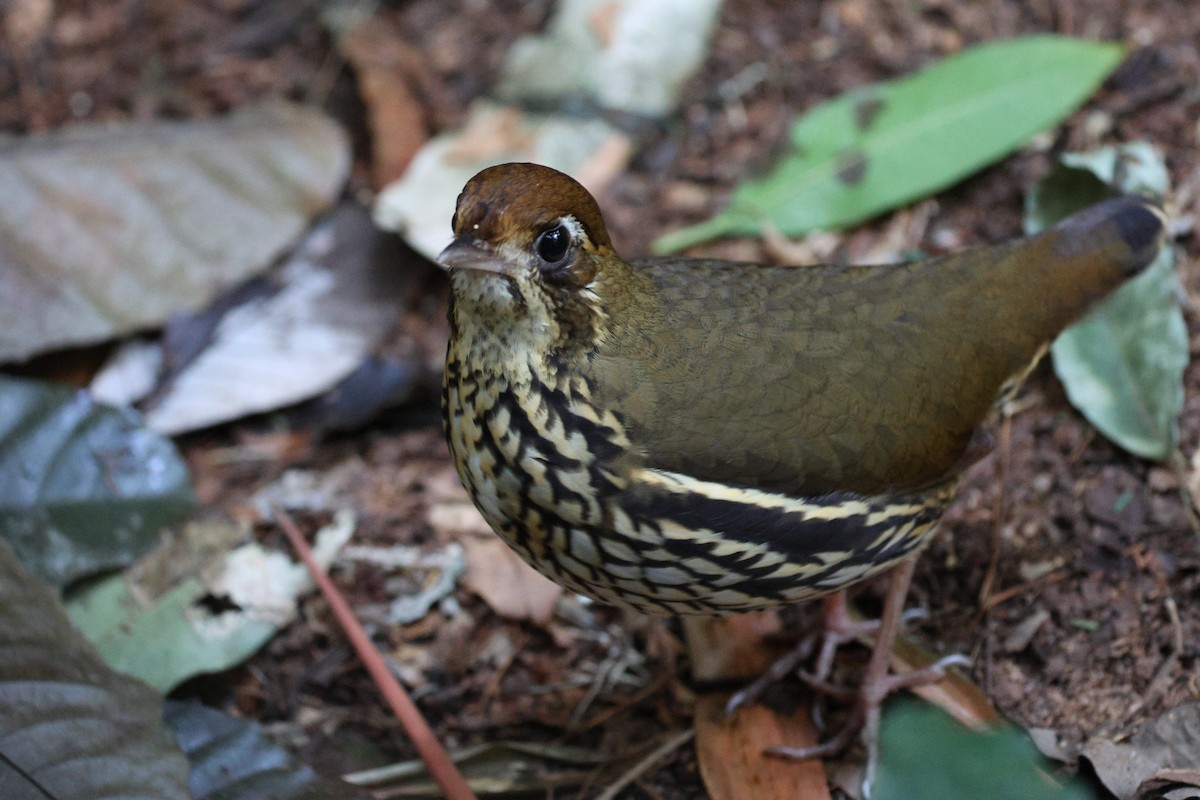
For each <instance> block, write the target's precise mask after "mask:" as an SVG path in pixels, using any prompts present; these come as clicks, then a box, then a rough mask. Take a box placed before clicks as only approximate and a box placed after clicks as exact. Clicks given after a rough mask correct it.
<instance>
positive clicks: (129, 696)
mask: <svg viewBox="0 0 1200 800" xmlns="http://www.w3.org/2000/svg"><path fill="white" fill-rule="evenodd" d="M162 714H163V704H162V697H161V696H160V695H159V694H158V693H157V692H154V691H152V690H150V689H149V688H147V687H146V686H145V685H144V684H142V683H140V682H139V681H135V680H133V679H131V678H127V677H125V676H123V675H118V674H116V673H114V672H112V671H111V670H109V669H108V667H106V666H105V665H104V662H102V661H101V660H100V657H99V656H98V655H97V654H96V651H95V649H93V648H92V646H91V645H90V644H88V643H87V642H86V641H85V640H84V639H83V637H81V636H80V635H79V634H78V633H76V632H75V631H74V630H73V629H72V628H71V624H70V623H69V622H68V621H67V617H66V614H64V613H63V610H62V606H61V605H60V604H59V602H58V597H57V596H56V594H55V593H54V592H53V591H52V590H51V589H50V587H48V586H46V585H45V584H43V583H42V582H41V581H39V580H37V579H36V578H34V577H33V576H32V575H30V574H29V573H28V572H26V571H25V570H24V569H23V568H22V567H21V564H20V563H19V562H18V561H17V559H16V557H15V556H14V555H13V552H12V550H11V548H9V546H8V544H7V543H5V542H3V541H0V756H2V758H0V796H3V797H5V798H16V797H29V798H46V797H53V798H56V800H93V799H94V798H99V797H102V798H106V799H107V800H141V799H142V798H149V797H154V798H161V800H184V798H187V797H190V796H191V795H189V794H188V791H187V762H186V761H185V760H184V758H183V756H182V754H181V753H180V752H179V748H178V747H177V746H176V745H175V742H173V741H172V740H171V737H170V735H169V734H168V733H167V731H166V730H165V729H164V728H163V725H162Z"/></svg>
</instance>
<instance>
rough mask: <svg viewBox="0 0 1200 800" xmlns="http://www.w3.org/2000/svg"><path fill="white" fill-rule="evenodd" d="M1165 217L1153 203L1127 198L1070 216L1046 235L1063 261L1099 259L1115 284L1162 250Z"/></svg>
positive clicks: (1149, 199)
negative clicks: (1111, 272)
mask: <svg viewBox="0 0 1200 800" xmlns="http://www.w3.org/2000/svg"><path fill="white" fill-rule="evenodd" d="M1166 233H1167V215H1166V213H1165V212H1164V211H1163V210H1162V207H1161V206H1160V205H1159V204H1158V203H1157V202H1156V201H1155V200H1153V199H1151V198H1149V197H1145V196H1143V195H1126V196H1124V197H1117V198H1114V199H1112V200H1107V201H1105V202H1103V203H1097V204H1096V205H1094V206H1091V207H1089V208H1086V209H1084V210H1083V211H1080V212H1078V213H1076V214H1072V215H1071V216H1069V217H1067V218H1066V219H1064V220H1062V221H1061V222H1059V223H1058V224H1057V225H1055V226H1054V227H1053V228H1052V229H1051V230H1050V231H1048V232H1047V235H1048V236H1049V237H1050V238H1051V239H1052V240H1053V241H1054V246H1055V249H1056V250H1058V251H1059V252H1060V253H1061V254H1062V255H1063V256H1064V257H1066V258H1068V259H1069V258H1071V257H1078V256H1081V255H1086V256H1088V257H1090V258H1096V257H1097V256H1101V257H1102V260H1104V261H1107V262H1108V263H1109V264H1111V265H1112V267H1114V268H1115V270H1116V273H1117V274H1116V275H1114V277H1116V278H1117V281H1118V282H1121V281H1124V280H1126V279H1128V278H1131V277H1133V276H1134V275H1136V274H1137V273H1139V272H1141V271H1142V270H1143V269H1145V268H1146V267H1147V266H1149V264H1150V262H1152V261H1153V260H1154V257H1155V256H1156V255H1157V254H1158V251H1159V250H1160V249H1161V248H1162V246H1163V242H1164V240H1165V238H1166Z"/></svg>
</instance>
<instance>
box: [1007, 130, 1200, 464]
mask: <svg viewBox="0 0 1200 800" xmlns="http://www.w3.org/2000/svg"><path fill="white" fill-rule="evenodd" d="M1108 184H1115V187H1113V186H1109V185H1108ZM1167 184H1168V179H1167V172H1166V167H1165V165H1164V164H1163V163H1162V159H1161V158H1160V157H1159V156H1158V155H1157V153H1155V151H1154V149H1153V148H1152V147H1150V145H1148V144H1146V143H1144V142H1135V143H1132V144H1128V145H1123V146H1121V147H1115V148H1114V147H1109V148H1103V149H1101V150H1098V151H1096V152H1095V153H1067V154H1065V155H1063V157H1062V163H1061V164H1060V165H1059V166H1058V167H1057V168H1056V169H1055V170H1054V171H1053V172H1052V173H1051V174H1050V175H1048V176H1047V177H1046V178H1045V179H1044V180H1043V181H1041V182H1040V183H1039V184H1038V185H1037V186H1036V187H1035V188H1034V190H1033V192H1032V193H1031V194H1030V196H1029V198H1028V201H1027V204H1026V214H1025V227H1026V230H1028V231H1029V232H1030V233H1033V232H1036V231H1039V230H1041V229H1043V228H1045V227H1047V226H1049V225H1052V224H1054V223H1055V222H1057V221H1058V220H1059V219H1061V218H1062V217H1063V216H1066V215H1067V214H1070V213H1072V212H1073V211H1077V210H1079V209H1081V208H1084V207H1086V206H1088V205H1091V204H1092V203H1094V202H1098V201H1100V200H1103V199H1104V198H1105V197H1107V196H1110V195H1112V194H1115V193H1120V192H1141V193H1146V194H1158V195H1161V194H1164V193H1165V192H1166V191H1167V189H1168V185H1167ZM1181 291H1182V290H1181V288H1180V285H1179V277H1178V275H1177V274H1176V272H1175V258H1174V252H1173V251H1172V249H1171V248H1170V247H1165V248H1163V250H1162V252H1160V253H1159V254H1158V257H1157V258H1156V259H1155V261H1154V263H1153V264H1151V265H1150V267H1149V268H1147V269H1146V271H1145V272H1144V273H1142V274H1141V275H1139V276H1138V277H1137V278H1134V279H1133V280H1131V281H1130V282H1129V283H1127V284H1126V285H1125V286H1123V287H1121V288H1120V289H1119V290H1117V291H1116V292H1115V293H1113V295H1112V297H1110V298H1109V299H1108V300H1107V301H1105V302H1104V303H1103V304H1101V305H1100V306H1098V307H1097V308H1096V309H1094V310H1093V311H1092V313H1090V314H1089V315H1088V316H1086V317H1085V318H1083V319H1082V320H1080V321H1079V322H1078V323H1076V324H1075V325H1072V326H1071V327H1070V328H1069V329H1067V330H1066V331H1064V332H1063V333H1062V334H1061V335H1060V336H1059V337H1058V339H1057V340H1056V341H1055V342H1054V344H1053V346H1052V347H1051V348H1050V352H1051V355H1052V356H1053V359H1054V371H1055V373H1057V375H1058V377H1059V380H1061V381H1062V383H1063V386H1064V387H1065V389H1066V391H1067V397H1068V398H1070V400H1071V403H1072V405H1074V406H1075V407H1076V408H1077V409H1079V411H1080V412H1081V413H1082V414H1083V415H1084V416H1085V417H1087V419H1088V421H1090V422H1091V423H1092V424H1093V425H1095V426H1096V428H1097V429H1098V430H1099V431H1100V432H1101V433H1103V434H1104V435H1105V436H1107V437H1108V438H1109V439H1111V440H1112V441H1113V442H1114V443H1116V444H1117V445H1119V446H1120V447H1123V448H1124V449H1126V450H1128V451H1129V452H1131V453H1133V454H1135V455H1138V456H1141V457H1143V458H1150V459H1156V460H1162V459H1166V458H1169V457H1170V456H1171V454H1172V453H1173V452H1175V447H1176V440H1177V437H1178V426H1177V420H1178V417H1179V412H1180V411H1181V410H1182V408H1183V370H1184V368H1185V367H1186V366H1187V362H1188V339H1187V326H1186V324H1185V323H1184V320H1183V312H1182V311H1181V310H1180V308H1179V303H1178V301H1177V298H1178V297H1179V295H1180V293H1181Z"/></svg>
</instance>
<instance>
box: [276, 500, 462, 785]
mask: <svg viewBox="0 0 1200 800" xmlns="http://www.w3.org/2000/svg"><path fill="white" fill-rule="evenodd" d="M274 512H275V519H276V520H278V522H279V527H280V528H282V529H283V532H284V533H285V534H286V535H287V537H288V541H290V542H291V543H292V547H293V548H295V550H296V552H297V553H299V555H300V559H301V560H302V561H303V562H304V566H306V567H308V571H309V573H310V574H311V575H312V577H313V580H314V581H316V584H317V587H318V588H320V590H321V594H323V595H324V596H325V600H326V602H328V603H329V607H330V608H331V609H332V610H333V615H334V617H335V618H336V619H337V621H338V624H339V625H340V626H341V628H342V630H343V631H345V633H346V638H347V639H348V640H349V641H350V644H351V645H353V646H354V650H355V652H357V653H358V658H359V660H360V661H361V662H362V665H363V666H364V667H365V668H366V670H367V672H368V673H369V674H370V675H371V678H372V679H373V680H374V681H375V684H376V685H377V686H378V687H379V691H380V693H382V694H383V697H384V699H385V700H386V701H387V703H388V705H389V706H391V708H392V711H393V713H395V715H396V718H397V719H399V720H400V723H401V724H402V725H403V726H404V730H405V732H406V733H407V734H408V738H409V739H411V740H412V743H413V745H414V746H416V748H417V753H418V754H419V755H420V756H421V760H422V761H424V762H425V766H426V767H427V768H428V769H429V773H430V774H431V775H432V776H433V779H434V780H435V781H437V783H438V786H440V787H441V788H442V792H443V794H444V795H445V796H446V797H447V798H448V800H475V793H474V792H472V791H471V787H470V786H468V785H467V781H466V779H465V778H463V776H462V773H461V772H459V771H458V767H456V766H455V765H454V762H453V761H451V760H450V756H449V755H447V754H446V750H445V749H444V748H443V747H442V745H441V743H440V742H438V740H437V737H435V736H434V734H433V731H432V730H430V728H429V724H428V723H426V722H425V718H424V717H422V716H421V712H420V711H418V710H417V706H416V705H415V704H414V703H413V701H412V698H410V697H409V696H408V692H406V691H405V690H404V687H403V686H401V685H400V683H399V682H398V681H397V680H396V679H395V678H394V677H393V676H392V673H391V671H389V670H388V668H387V665H386V664H384V662H383V657H382V656H381V655H379V651H378V650H376V649H375V645H373V644H372V643H371V640H370V639H369V638H368V637H367V633H366V631H364V630H363V629H362V626H361V625H359V624H358V620H357V619H355V618H354V612H353V611H352V610H351V609H350V604H349V603H347V602H346V599H345V597H343V596H342V594H341V592H339V591H338V590H337V588H336V587H335V586H334V585H333V582H332V581H330V580H329V577H328V576H327V575H326V574H325V573H324V572H322V571H321V568H320V567H319V566H318V565H317V562H316V561H315V560H314V559H313V556H312V551H311V550H309V548H308V544H307V543H306V542H305V541H304V537H303V536H301V534H300V530H299V528H297V527H296V523H295V522H293V521H292V518H291V517H289V516H288V515H287V513H285V512H284V511H283V510H281V509H278V508H276V509H274Z"/></svg>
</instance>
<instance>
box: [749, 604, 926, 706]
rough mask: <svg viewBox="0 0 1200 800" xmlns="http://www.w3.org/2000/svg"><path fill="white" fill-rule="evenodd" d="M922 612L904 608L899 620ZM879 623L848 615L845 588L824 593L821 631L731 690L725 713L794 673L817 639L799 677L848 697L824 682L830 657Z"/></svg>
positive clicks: (826, 692) (848, 693) (830, 666)
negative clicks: (812, 659)
mask: <svg viewBox="0 0 1200 800" xmlns="http://www.w3.org/2000/svg"><path fill="white" fill-rule="evenodd" d="M924 615H925V612H924V610H922V609H912V610H911V611H906V612H904V614H903V615H902V616H901V623H905V622H908V621H909V620H910V619H913V618H919V617H923V616H924ZM879 624H880V623H879V620H877V619H870V620H861V619H855V618H854V617H852V616H851V615H850V610H849V601H848V600H847V595H846V590H845V589H841V590H839V591H836V592H834V593H833V594H830V595H826V596H825V597H824V598H822V600H821V630H820V631H819V632H817V633H814V634H810V635H808V636H805V637H804V638H803V639H801V640H800V643H799V644H797V645H796V646H795V647H794V648H792V649H791V650H789V651H788V652H787V653H785V654H784V655H783V656H781V657H780V658H778V659H776V660H775V661H774V662H773V663H772V664H771V666H770V667H768V668H767V669H766V671H764V672H763V673H762V674H761V675H759V676H758V677H757V678H756V679H755V680H754V681H753V682H752V683H750V684H748V685H747V686H745V687H744V688H742V689H740V690H739V691H737V692H735V693H734V694H733V696H732V697H730V698H729V702H728V703H726V704H725V713H726V714H732V713H733V712H735V711H737V710H738V709H739V708H741V707H742V706H746V705H750V704H751V703H754V702H756V701H758V700H759V699H760V698H761V697H762V695H763V693H764V692H766V690H767V689H768V688H769V687H770V686H771V685H772V684H774V683H778V682H779V681H781V680H783V679H784V678H786V677H787V676H788V675H791V674H792V673H794V672H796V671H797V670H798V669H799V667H800V665H801V664H802V663H804V662H805V661H807V660H808V659H809V657H810V656H812V654H813V651H814V650H815V649H816V645H817V642H818V641H819V642H820V644H821V649H820V652H819V653H818V655H817V658H816V661H815V663H814V665H813V669H812V671H811V672H800V675H801V677H802V678H803V679H804V681H805V683H807V684H809V685H810V686H812V687H813V688H815V689H817V690H818V691H819V692H821V694H824V695H835V696H850V697H852V696H853V691H852V690H843V689H841V688H839V687H836V686H833V685H831V684H830V683H829V682H828V679H829V673H830V672H831V671H832V670H833V658H834V656H835V655H837V651H838V648H839V647H841V646H842V645H844V644H846V643H847V642H850V641H853V640H855V639H857V638H858V637H860V636H862V635H863V634H867V633H874V632H875V631H877V630H879Z"/></svg>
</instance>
